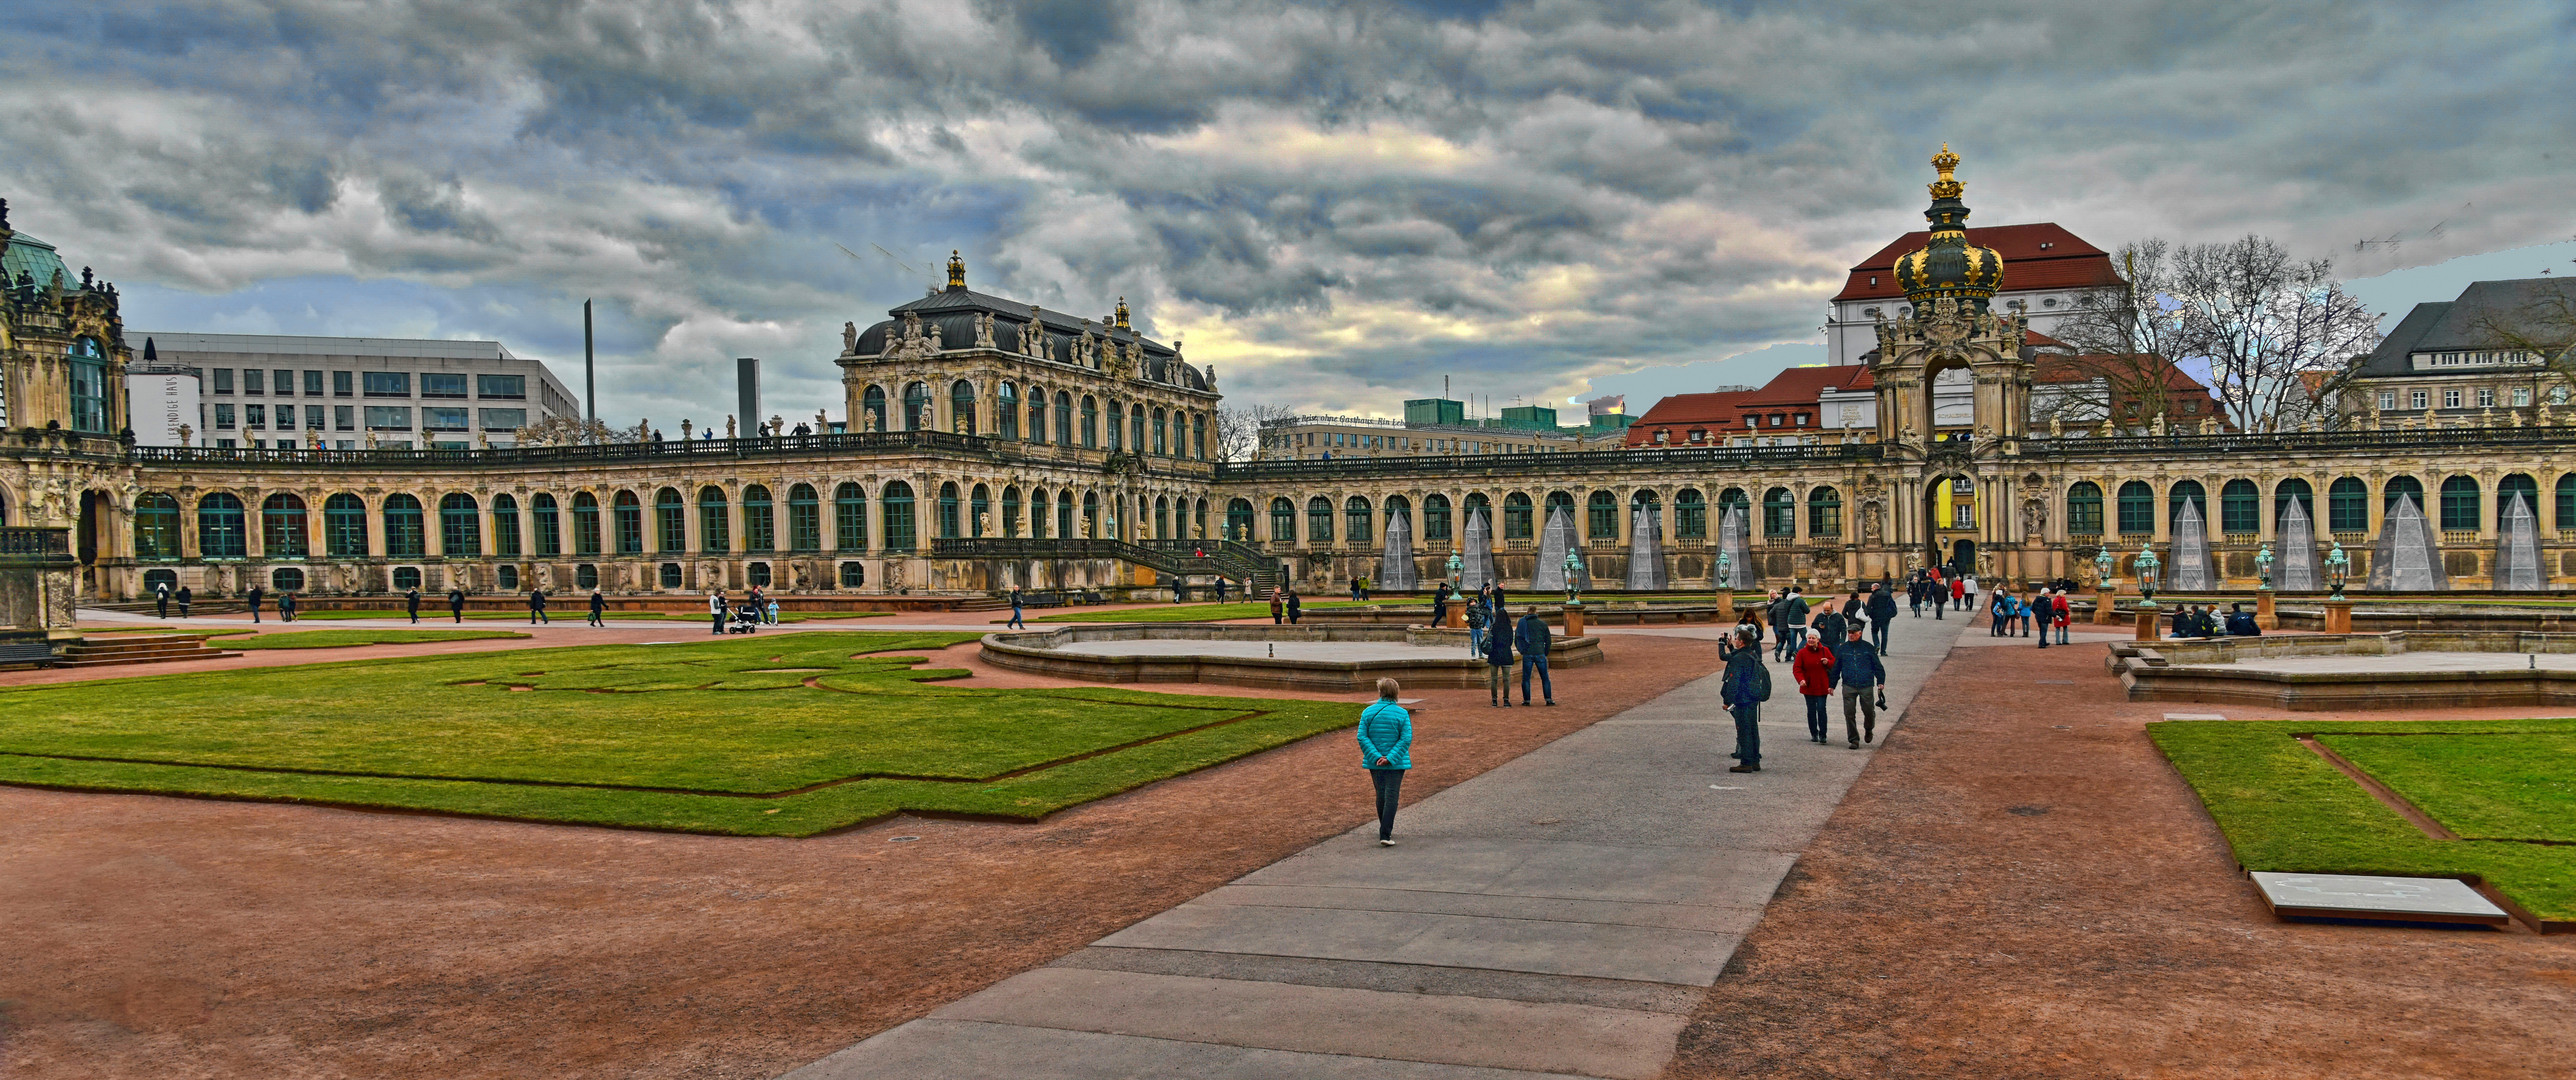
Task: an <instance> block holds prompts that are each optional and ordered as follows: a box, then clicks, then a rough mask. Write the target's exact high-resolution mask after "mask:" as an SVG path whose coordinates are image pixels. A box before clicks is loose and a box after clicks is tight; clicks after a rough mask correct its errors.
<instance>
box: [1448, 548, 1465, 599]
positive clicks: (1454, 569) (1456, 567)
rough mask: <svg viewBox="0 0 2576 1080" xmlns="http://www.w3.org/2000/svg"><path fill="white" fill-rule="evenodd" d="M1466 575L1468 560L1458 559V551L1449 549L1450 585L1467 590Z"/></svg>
mask: <svg viewBox="0 0 2576 1080" xmlns="http://www.w3.org/2000/svg"><path fill="white" fill-rule="evenodd" d="M1466 573H1467V560H1465V559H1461V558H1459V557H1458V549H1456V548H1451V549H1449V584H1451V585H1453V586H1456V587H1458V588H1462V589H1463V588H1465V587H1466V584H1465V582H1466V577H1465V575H1466Z"/></svg>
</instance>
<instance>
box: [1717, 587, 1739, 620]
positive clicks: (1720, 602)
mask: <svg viewBox="0 0 2576 1080" xmlns="http://www.w3.org/2000/svg"><path fill="white" fill-rule="evenodd" d="M1717 621H1719V622H1721V623H1733V622H1734V621H1735V590H1733V589H1719V590H1717Z"/></svg>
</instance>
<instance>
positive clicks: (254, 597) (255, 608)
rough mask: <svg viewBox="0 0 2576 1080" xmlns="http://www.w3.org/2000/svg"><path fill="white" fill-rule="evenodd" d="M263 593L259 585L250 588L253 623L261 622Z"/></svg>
mask: <svg viewBox="0 0 2576 1080" xmlns="http://www.w3.org/2000/svg"><path fill="white" fill-rule="evenodd" d="M261 591H262V590H261V589H260V587H259V586H257V585H253V586H251V587H250V621H252V622H258V621H259V598H260V595H261Z"/></svg>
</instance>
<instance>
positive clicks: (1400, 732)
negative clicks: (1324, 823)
mask: <svg viewBox="0 0 2576 1080" xmlns="http://www.w3.org/2000/svg"><path fill="white" fill-rule="evenodd" d="M1395 695H1396V685H1395V680H1393V679H1379V680H1378V681H1377V703H1376V704H1374V705H1371V706H1369V707H1368V708H1367V710H1365V711H1363V712H1361V713H1360V726H1359V737H1360V764H1361V765H1363V766H1365V767H1367V769H1368V774H1369V782H1370V783H1372V784H1374V785H1376V787H1377V842H1378V844H1379V845H1380V846H1383V847H1394V846H1395V801H1396V793H1397V792H1398V791H1400V790H1402V789H1403V787H1404V770H1406V769H1410V768H1412V767H1413V758H1412V756H1411V753H1410V752H1411V751H1412V749H1413V716H1412V714H1410V713H1407V712H1405V711H1404V706H1402V705H1398V704H1396V703H1395Z"/></svg>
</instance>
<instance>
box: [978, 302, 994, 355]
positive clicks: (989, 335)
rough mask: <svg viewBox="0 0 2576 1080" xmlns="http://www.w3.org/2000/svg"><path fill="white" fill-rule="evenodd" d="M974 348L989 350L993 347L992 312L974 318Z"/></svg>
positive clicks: (982, 313) (981, 313)
mask: <svg viewBox="0 0 2576 1080" xmlns="http://www.w3.org/2000/svg"><path fill="white" fill-rule="evenodd" d="M975 347H976V348H978V349H990V348H992V347H993V313H992V312H989V311H986V312H980V313H978V314H976V316H975Z"/></svg>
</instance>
